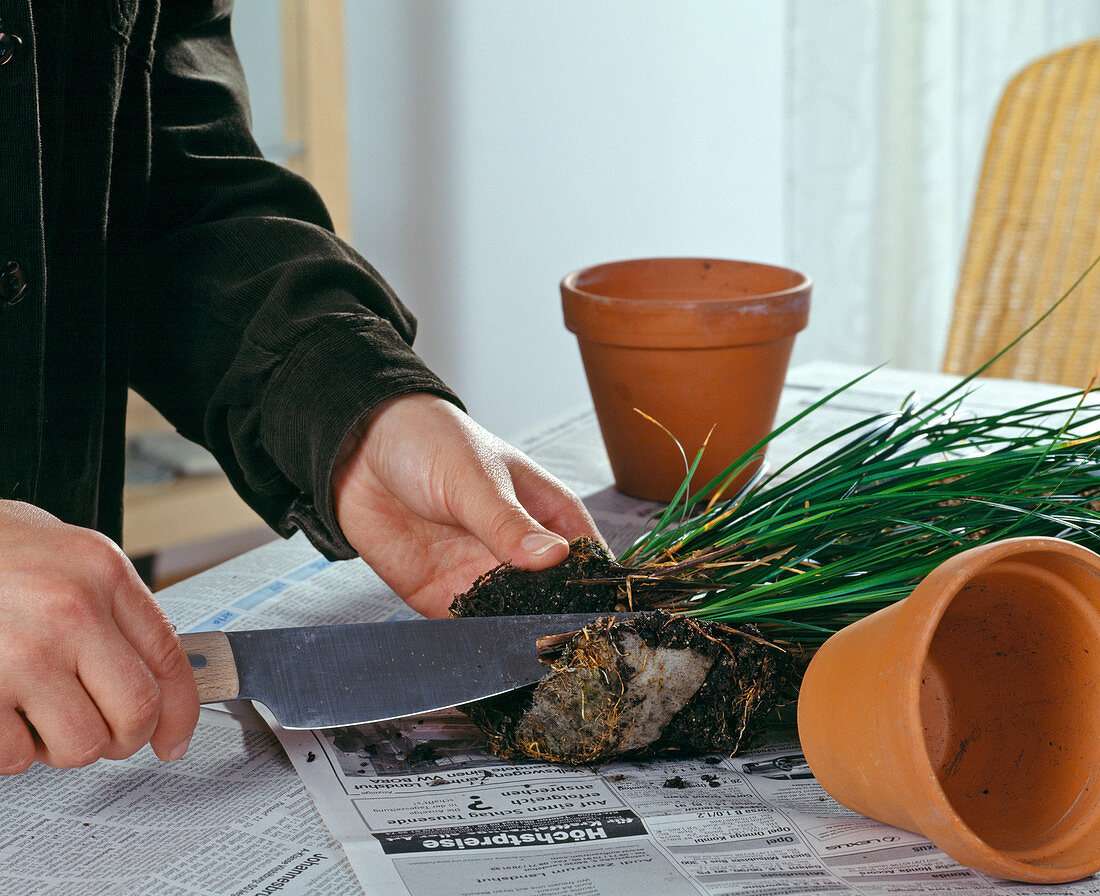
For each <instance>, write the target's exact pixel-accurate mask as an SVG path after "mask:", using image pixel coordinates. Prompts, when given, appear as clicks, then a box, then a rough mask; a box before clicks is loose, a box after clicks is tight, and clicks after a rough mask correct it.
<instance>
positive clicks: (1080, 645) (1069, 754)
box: [798, 538, 1100, 883]
mask: <svg viewBox="0 0 1100 896" xmlns="http://www.w3.org/2000/svg"><path fill="white" fill-rule="evenodd" d="M1098 606H1100V556H1097V555H1096V554H1095V553H1093V552H1092V551H1089V550H1088V549H1086V548H1084V547H1081V546H1079V545H1075V544H1072V543H1070V542H1067V541H1063V540H1060V539H1054V538H1014V539H1007V540H1004V541H1000V542H996V543H993V544H990V545H987V546H984V547H977V548H972V549H970V550H968V551H965V552H963V553H961V554H959V555H957V556H956V557H954V558H953V559H950V560H948V561H946V562H945V563H943V564H942V565H941V566H939V567H938V568H937V569H935V570H934V571H933V572H932V573H931V574H930V575H928V576H927V577H926V578H925V579H924V580H923V581H922V582H921V583H920V584H919V585H918V586H917V588H916V589H915V590H914V591H913V593H912V594H911V595H910V596H909V597H908V598H906V599H905V600H903V601H900V602H899V603H897V604H895V605H893V606H890V607H888V608H886V609H883V610H880V611H879V612H877V613H874V614H873V615H871V616H868V617H866V618H865V619H863V620H861V621H859V622H856V623H854V624H853V625H850V626H848V627H847V628H845V629H843V630H842V631H840V632H838V633H837V634H836V635H834V636H833V637H831V638H830V639H829V640H828V641H827V642H826V643H825V645H824V646H823V647H822V648H821V649H820V650H819V651H818V653H817V655H816V656H815V657H814V659H813V660H812V662H811V663H810V667H809V669H808V671H807V673H806V676H805V680H804V682H803V684H802V689H801V693H800V696H799V704H798V729H799V737H800V739H801V741H802V746H803V749H804V752H805V755H806V759H807V761H808V762H809V764H810V768H811V769H812V770H813V772H814V775H815V776H816V777H817V779H818V781H819V782H820V783H821V785H822V786H823V787H824V788H825V789H826V790H827V791H828V792H829V793H830V794H832V796H833V797H834V798H835V799H836V800H837V801H838V802H840V803H842V804H844V805H845V806H848V807H849V808H851V809H854V810H855V811H856V812H859V813H861V814H863V815H867V816H869V817H871V818H875V819H878V820H880V821H884V822H887V823H888V824H891V825H894V826H896V827H900V828H904V829H906V830H909V831H914V832H918V833H921V834H923V835H924V836H926V837H928V838H929V839H930V840H932V842H933V843H935V844H936V845H937V846H939V847H940V849H942V850H943V851H944V852H946V853H947V854H948V855H949V856H951V857H952V858H954V859H955V860H956V861H958V862H960V863H962V864H964V865H969V866H970V867H972V868H974V869H976V870H978V871H981V872H983V873H984V874H989V875H993V876H996V877H1003V878H1008V879H1011V880H1020V881H1031V882H1037V883H1055V882H1063V881H1070V880H1077V879H1080V878H1083V877H1087V876H1088V875H1090V874H1093V873H1095V872H1096V871H1098V870H1100V610H1098Z"/></svg>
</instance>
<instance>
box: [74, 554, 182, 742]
mask: <svg viewBox="0 0 1100 896" xmlns="http://www.w3.org/2000/svg"><path fill="white" fill-rule="evenodd" d="M119 556H120V561H121V562H120V565H118V566H114V567H113V568H112V569H111V571H110V572H109V575H111V577H112V579H113V581H111V582H107V583H104V584H105V587H108V588H111V592H112V593H113V594H114V595H115V600H114V602H113V620H114V623H115V625H116V626H117V629H118V632H119V637H118V638H117V639H116V643H115V650H114V651H104V650H97V649H96V648H94V647H92V646H91V645H90V646H89V651H88V654H87V656H88V657H89V661H90V662H91V663H92V664H93V665H94V668H95V669H96V671H97V672H98V673H99V674H98V675H97V677H96V681H97V685H96V688H95V690H94V696H95V698H96V701H97V705H99V708H100V710H101V711H102V712H103V713H104V717H105V718H106V719H107V720H108V723H109V724H110V725H111V730H112V735H113V738H112V740H113V744H112V749H115V750H119V751H121V752H122V753H123V754H124V755H130V753H132V752H133V749H132V745H133V743H134V741H135V739H136V740H137V741H138V744H137V745H138V746H141V744H143V743H145V742H146V741H148V742H149V743H150V745H151V746H152V748H153V751H154V752H155V753H156V754H157V756H159V757H160V758H161V759H164V760H175V759H179V758H180V757H181V756H183V754H184V753H185V752H186V750H187V746H188V744H189V742H190V739H191V735H192V733H193V732H194V730H195V725H196V724H197V722H198V719H199V695H198V690H197V688H196V687H195V678H194V676H193V675H192V674H191V667H190V664H189V663H188V661H187V657H186V656H185V654H184V652H183V649H182V648H181V647H180V643H179V638H178V637H177V636H176V631H175V629H174V628H173V626H172V624H171V623H170V622H169V621H168V617H167V616H165V614H164V611H163V610H162V609H161V608H160V605H159V604H157V603H156V601H155V599H154V598H153V597H152V595H151V594H148V592H147V591H146V590H145V586H144V585H143V584H142V583H141V580H140V579H139V578H138V575H137V573H136V572H135V571H134V569H133V567H132V566H131V565H130V563H129V561H128V560H126V558H125V557H124V556H122V555H121V552H119ZM113 658H115V669H114V674H113V675H112V674H109V670H110V668H111V664H112V659H113ZM128 749H129V750H130V752H129V753H128V752H126V750H128Z"/></svg>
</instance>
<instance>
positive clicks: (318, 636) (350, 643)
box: [180, 613, 633, 728]
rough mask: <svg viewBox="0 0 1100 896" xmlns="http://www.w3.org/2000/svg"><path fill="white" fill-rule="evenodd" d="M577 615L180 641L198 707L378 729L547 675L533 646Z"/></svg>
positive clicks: (583, 618)
mask: <svg viewBox="0 0 1100 896" xmlns="http://www.w3.org/2000/svg"><path fill="white" fill-rule="evenodd" d="M616 615H620V616H625V615H633V614H615V613H574V614H565V615H560V614H546V615H539V616H494V617H486V618H480V617H477V618H466V619H411V620H402V621H396V622H365V623H352V624H348V625H319V626H307V627H300V628H272V629H257V630H255V631H230V632H221V631H213V632H188V633H184V634H181V635H180V642H181V644H182V645H183V649H184V652H185V653H186V654H187V656H188V659H189V660H190V661H191V671H192V672H193V673H194V676H195V683H196V684H197V685H198V689H199V701H200V702H201V703H218V702H221V701H223V700H256V701H258V702H260V703H263V704H264V705H265V706H266V707H267V708H268V709H270V710H271V712H272V714H273V715H274V716H275V718H276V719H277V720H278V722H279V724H280V725H282V726H283V727H284V728H332V727H336V726H339V725H361V724H366V723H368V722H380V721H383V720H385V719H395V718H399V717H401V716H407V715H413V714H416V713H422V712H430V711H432V710H435V709H443V708H445V707H450V706H457V705H459V704H462V703H469V702H470V701H472V700H479V699H481V698H483V697H491V696H493V695H494V694H501V693H504V692H505V691H510V690H514V689H515V688H519V687H523V686H524V685H528V684H533V683H534V682H536V681H538V680H539V679H541V678H542V677H543V676H545V675H546V673H547V671H548V668H549V667H548V666H547V665H546V663H545V662H542V661H541V660H540V659H539V650H538V648H537V646H536V644H535V642H536V641H537V640H538V639H539V638H541V637H543V636H547V635H559V634H563V633H566V632H574V631H578V630H579V629H582V628H584V626H586V625H588V624H589V623H591V622H593V621H595V620H596V619H599V618H603V617H607V616H616Z"/></svg>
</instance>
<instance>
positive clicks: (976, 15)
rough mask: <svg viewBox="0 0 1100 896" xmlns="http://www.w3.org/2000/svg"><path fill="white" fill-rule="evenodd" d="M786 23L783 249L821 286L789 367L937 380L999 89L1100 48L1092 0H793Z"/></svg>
mask: <svg viewBox="0 0 1100 896" xmlns="http://www.w3.org/2000/svg"><path fill="white" fill-rule="evenodd" d="M788 12H789V29H788V34H789V43H788V46H787V48H786V49H787V57H788V63H787V64H788V67H789V78H788V90H789V93H788V99H787V103H788V112H789V119H788V121H789V131H788V140H789V144H788V147H787V159H786V165H787V196H788V203H789V204H788V208H787V211H786V227H787V234H786V237H787V246H788V255H789V258H790V262H791V264H792V265H793V266H795V267H797V268H799V269H800V270H803V271H805V272H806V273H808V274H809V275H810V276H811V277H812V278H813V280H814V310H813V312H812V319H811V325H810V327H809V329H808V330H807V331H805V332H804V333H803V334H802V335H801V336H800V337H799V340H798V345H797V348H796V356H795V358H796V361H807V360H816V359H823V358H824V359H832V360H840V361H851V362H855V363H858V364H861V365H870V364H878V363H882V362H889V363H892V364H894V365H896V366H900V367H910V368H916V369H938V367H939V365H940V363H941V359H942V353H943V348H944V345H945V342H946V335H947V328H948V325H949V323H950V313H951V304H952V301H953V299H954V291H955V281H956V278H957V276H958V270H959V264H960V261H961V258H962V249H963V246H964V244H965V240H966V233H967V228H968V224H969V216H970V209H971V206H972V204H973V194H974V187H975V183H976V181H977V176H978V172H979V169H980V166H981V158H982V153H983V150H984V146H985V141H986V136H987V130H988V127H989V123H990V121H991V120H992V117H993V113H994V110H995V108H996V104H997V100H998V98H999V96H1000V93H1001V90H1002V89H1003V88H1004V86H1005V84H1006V83H1007V82H1008V80H1009V79H1010V78H1011V76H1012V75H1013V74H1015V73H1016V72H1017V71H1018V70H1019V69H1021V68H1022V67H1023V66H1024V65H1026V64H1027V63H1028V62H1030V61H1031V60H1032V59H1035V58H1038V57H1040V56H1043V55H1046V54H1047V53H1049V52H1053V51H1054V50H1056V49H1060V48H1061V47H1063V46H1068V45H1069V44H1072V43H1076V42H1078V41H1081V40H1085V39H1088V38H1091V37H1096V36H1098V35H1100V0H954V2H953V0H789V5H788ZM1053 298H1056V297H1053V296H1052V299H1053Z"/></svg>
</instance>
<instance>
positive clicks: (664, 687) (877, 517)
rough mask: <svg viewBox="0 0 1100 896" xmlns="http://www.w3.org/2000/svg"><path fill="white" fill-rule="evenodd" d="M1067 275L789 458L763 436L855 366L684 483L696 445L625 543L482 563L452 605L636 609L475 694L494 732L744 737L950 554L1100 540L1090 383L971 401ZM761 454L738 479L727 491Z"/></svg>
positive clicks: (695, 743) (567, 739) (542, 749)
mask: <svg viewBox="0 0 1100 896" xmlns="http://www.w3.org/2000/svg"><path fill="white" fill-rule="evenodd" d="M1095 264H1096V262H1093V265H1092V266H1090V268H1089V270H1091V268H1092V267H1093V266H1095ZM1087 273H1088V271H1086V274H1087ZM1082 276H1084V275H1082ZM1079 282H1080V280H1078V283H1079ZM1075 286H1076V284H1075ZM1072 291H1073V288H1071V289H1070V290H1069V291H1067V293H1066V294H1065V295H1063V296H1062V297H1061V298H1060V299H1059V300H1058V301H1057V302H1056V303H1055V304H1054V305H1052V306H1051V308H1050V309H1049V310H1048V311H1047V312H1046V314H1044V315H1043V317H1041V318H1039V320H1037V321H1036V322H1035V323H1034V324H1032V325H1031V327H1029V328H1028V329H1027V330H1026V331H1025V332H1024V333H1022V334H1021V335H1020V336H1019V337H1018V338H1017V339H1016V340H1015V341H1014V342H1013V343H1012V344H1011V345H1009V346H1008V347H1006V348H1005V349H1004V350H1002V351H1001V352H1000V353H998V355H997V356H995V357H994V358H992V359H990V360H989V362H987V363H986V364H984V365H982V366H981V367H980V368H979V369H978V370H976V371H975V372H974V373H973V374H971V375H970V376H968V377H966V378H965V379H963V380H962V381H961V382H959V383H958V384H956V385H954V386H952V387H951V388H949V389H947V390H946V391H945V392H943V393H942V394H940V395H939V396H937V397H935V398H933V399H932V400H931V401H928V402H921V401H919V400H918V399H917V398H916V397H915V396H911V397H910V398H909V399H908V400H907V401H906V402H905V403H904V405H903V406H902V407H900V408H898V409H897V410H896V411H895V412H893V413H880V414H871V415H869V416H868V417H867V418H865V419H864V420H862V421H860V422H859V423H857V424H854V425H851V426H848V427H847V428H845V429H843V430H841V431H840V432H837V433H835V434H833V435H830V436H829V437H827V438H825V439H823V440H821V441H819V442H817V443H816V444H813V445H811V446H809V447H808V448H806V449H805V450H804V451H802V452H801V453H800V454H799V455H798V456H797V457H795V458H794V459H792V460H791V461H790V462H788V463H785V464H783V465H782V466H780V467H779V468H778V469H775V470H773V471H768V470H767V469H766V468H765V467H764V466H762V458H761V452H762V449H763V448H764V447H765V445H766V444H767V443H769V442H770V441H772V440H773V439H775V438H776V437H778V436H780V435H781V434H783V433H787V432H790V433H791V435H792V436H794V435H796V434H797V427H798V424H799V423H800V422H801V421H803V420H804V419H805V418H806V417H807V416H809V415H811V414H813V413H814V412H815V411H817V410H818V409H820V408H821V407H822V406H824V405H826V404H827V403H828V402H830V401H832V400H833V399H834V398H836V397H837V396H838V395H841V394H842V393H843V392H845V390H847V389H850V388H852V387H853V386H854V385H856V384H857V383H858V382H860V381H861V380H862V379H863V378H864V377H859V378H857V379H855V380H852V381H851V382H849V383H847V384H846V385H844V386H842V387H841V388H839V389H837V390H835V391H833V392H831V393H830V394H828V395H826V396H825V397H824V398H822V399H821V400H819V401H817V402H815V403H813V404H812V405H810V406H809V407H808V408H806V409H805V410H804V411H802V412H801V413H799V414H798V415H796V416H795V417H793V418H792V419H791V420H789V421H788V422H786V423H784V424H783V425H782V426H780V427H779V428H777V429H776V430H775V431H773V432H772V433H771V434H770V435H769V436H767V437H766V438H765V439H763V440H762V441H761V442H760V443H759V444H758V445H756V446H754V448H752V449H750V450H749V451H748V452H746V453H745V454H744V455H743V456H742V457H740V458H738V459H736V460H735V461H733V462H732V463H731V464H730V465H729V466H728V467H727V468H726V469H725V470H724V471H723V473H722V474H720V475H719V476H718V477H716V478H715V479H714V480H713V481H711V482H709V483H706V484H705V485H703V487H702V488H699V489H698V490H697V491H695V492H692V491H691V478H692V476H691V474H692V472H693V471H694V467H695V466H696V465H697V464H698V461H699V455H697V456H696V458H695V462H694V464H692V465H691V466H690V467H689V469H688V471H687V477H686V478H685V480H684V484H683V486H682V487H681V489H680V494H679V495H678V496H677V499H676V500H674V501H673V502H672V503H670V504H669V505H668V506H667V508H665V509H664V510H663V512H662V513H661V514H659V515H658V516H657V517H656V518H655V519H654V520H653V521H652V524H651V525H650V527H649V528H648V530H647V531H646V532H645V533H644V534H643V535H642V536H641V537H640V538H638V539H637V541H636V542H635V543H634V544H633V545H632V546H631V547H630V548H629V549H628V550H627V551H625V552H624V553H623V554H622V555H621V556H619V557H618V558H617V559H616V560H612V559H611V558H610V557H609V556H607V555H606V554H605V553H604V552H602V550H601V549H600V548H599V546H597V545H594V544H591V543H585V544H581V545H577V546H576V549H575V551H574V556H573V557H572V558H571V559H570V561H567V562H566V564H565V565H563V567H561V569H559V570H558V571H557V572H545V571H544V572H542V573H538V572H535V573H532V572H528V571H525V570H517V569H514V568H512V567H508V566H503V567H499V568H497V569H496V570H493V571H492V572H490V573H488V574H486V575H485V576H483V577H482V579H480V580H479V581H478V582H477V583H475V586H474V588H472V589H471V590H470V591H469V592H467V593H466V594H464V595H460V596H459V597H458V598H457V599H456V601H455V605H454V607H453V609H452V612H453V613H454V614H455V615H488V614H492V613H496V614H507V613H523V612H574V611H580V610H592V611H596V612H603V611H608V612H615V611H617V612H624V611H635V612H639V611H641V612H643V614H644V615H643V616H641V617H637V618H629V619H620V620H618V621H615V622H612V623H608V624H606V625H600V626H597V627H593V629H591V630H586V631H585V632H581V633H579V634H578V635H577V636H575V637H574V638H573V639H572V640H571V641H570V642H569V643H568V644H567V645H566V646H565V648H564V651H563V652H562V653H561V655H560V657H559V658H558V659H557V661H556V662H555V663H554V664H553V666H552V667H550V672H549V673H548V676H547V678H545V679H544V680H543V681H542V682H541V683H540V684H539V685H537V686H536V687H535V688H534V689H533V690H531V691H527V692H520V693H518V694H513V695H507V696H505V697H503V698H493V699H492V700H489V701H482V702H481V703H479V704H477V705H475V706H474V707H471V708H470V712H471V715H472V717H473V718H474V720H475V721H476V722H477V723H478V724H479V725H480V726H481V727H482V729H483V730H484V731H485V732H486V734H487V736H488V738H489V741H490V744H491V746H492V747H493V749H494V750H495V751H497V752H498V753H500V754H502V755H506V756H526V757H532V758H540V759H551V760H555V761H565V762H592V761H602V760H605V759H608V758H611V757H614V756H622V755H639V754H652V753H661V752H664V751H669V750H694V751H723V752H735V751H736V750H738V749H740V748H742V747H743V746H745V745H746V744H747V743H749V742H750V741H751V739H752V737H753V736H754V735H755V733H756V732H757V731H758V729H759V727H760V724H761V720H762V719H763V717H764V716H765V715H766V714H767V713H768V712H769V711H770V710H771V709H773V708H774V707H775V706H776V704H777V703H781V702H782V701H783V699H784V695H787V696H792V695H793V694H794V693H795V692H796V689H797V682H798V677H799V674H800V670H801V668H803V667H804V663H805V662H806V660H807V659H808V658H809V656H810V655H812V653H813V651H814V650H815V649H816V647H817V646H819V645H820V644H821V643H822V642H823V641H824V640H825V639H826V638H828V637H829V635H831V634H832V633H833V632H835V631H837V630H838V629H840V628H842V627H843V626H845V625H847V624H849V623H851V622H854V621H856V620H857V619H860V618H863V617H864V616H867V615H869V614H870V613H873V612H874V611H876V610H878V609H880V608H881V607H883V606H885V605H887V604H890V603H892V602H894V601H897V600H901V599H902V598H905V597H906V596H907V595H908V594H909V592H910V591H912V589H913V588H914V586H915V585H916V584H917V583H918V582H919V581H920V580H921V579H922V578H924V576H926V575H927V574H928V573H929V572H930V571H931V570H932V569H933V568H935V567H936V566H938V565H939V564H940V563H942V562H943V561H945V560H946V559H948V558H949V557H951V556H953V555H954V554H956V553H959V552H960V551H963V550H965V549H967V548H970V547H973V546H976V545H980V544H984V543H987V542H991V541H996V540H1000V539H1003V538H1009V537H1013V536H1022V535H1047V536H1055V537H1059V538H1064V539H1068V540H1071V541H1075V542H1078V543H1081V544H1083V545H1086V546H1088V547H1091V548H1093V549H1094V550H1098V551H1100V403H1098V402H1097V401H1096V400H1095V396H1094V395H1093V393H1092V392H1091V386H1092V384H1090V386H1089V388H1086V389H1084V390H1082V391H1078V392H1071V393H1069V394H1068V395H1064V396H1060V397H1057V398H1052V399H1047V400H1041V401H1036V402H1034V403H1032V404H1028V405H1025V406H1022V407H1017V408H1013V409H1011V410H1008V411H1003V412H996V413H988V414H975V413H971V412H969V411H968V410H967V409H966V405H967V398H968V396H969V395H970V394H971V393H972V391H973V390H974V389H976V388H977V386H976V385H975V383H974V380H975V379H976V378H977V377H978V376H980V375H981V374H982V373H983V372H984V371H985V370H986V369H987V368H988V366H989V365H990V364H992V363H993V361H995V360H996V359H997V358H999V357H1000V356H1001V355H1003V354H1004V353H1005V352H1007V351H1008V350H1009V349H1011V348H1012V346H1014V345H1015V344H1016V343H1017V342H1019V341H1020V340H1021V339H1023V338H1024V337H1025V336H1026V335H1027V333H1029V332H1030V331H1031V330H1032V329H1034V327H1035V326H1037V325H1038V324H1039V323H1041V322H1042V320H1043V319H1045V318H1046V316H1047V315H1049V314H1050V313H1052V312H1053V310H1054V309H1055V308H1057V307H1058V306H1059V305H1060V304H1061V303H1062V302H1063V301H1064V300H1065V299H1066V298H1067V297H1068V296H1069V295H1070V294H1071V293H1072ZM867 375H868V374H865V375H864V376H867ZM704 450H705V448H704ZM752 469H756V471H757V472H756V473H755V475H754V476H753V477H752V478H751V479H750V481H749V482H748V483H747V484H746V485H744V486H743V487H741V488H740V489H739V490H738V491H737V492H736V493H735V494H729V495H727V494H726V493H725V492H724V491H723V484H724V483H729V482H734V481H738V480H743V478H744V475H743V474H744V473H745V471H746V470H752ZM650 611H652V614H651V613H650Z"/></svg>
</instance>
